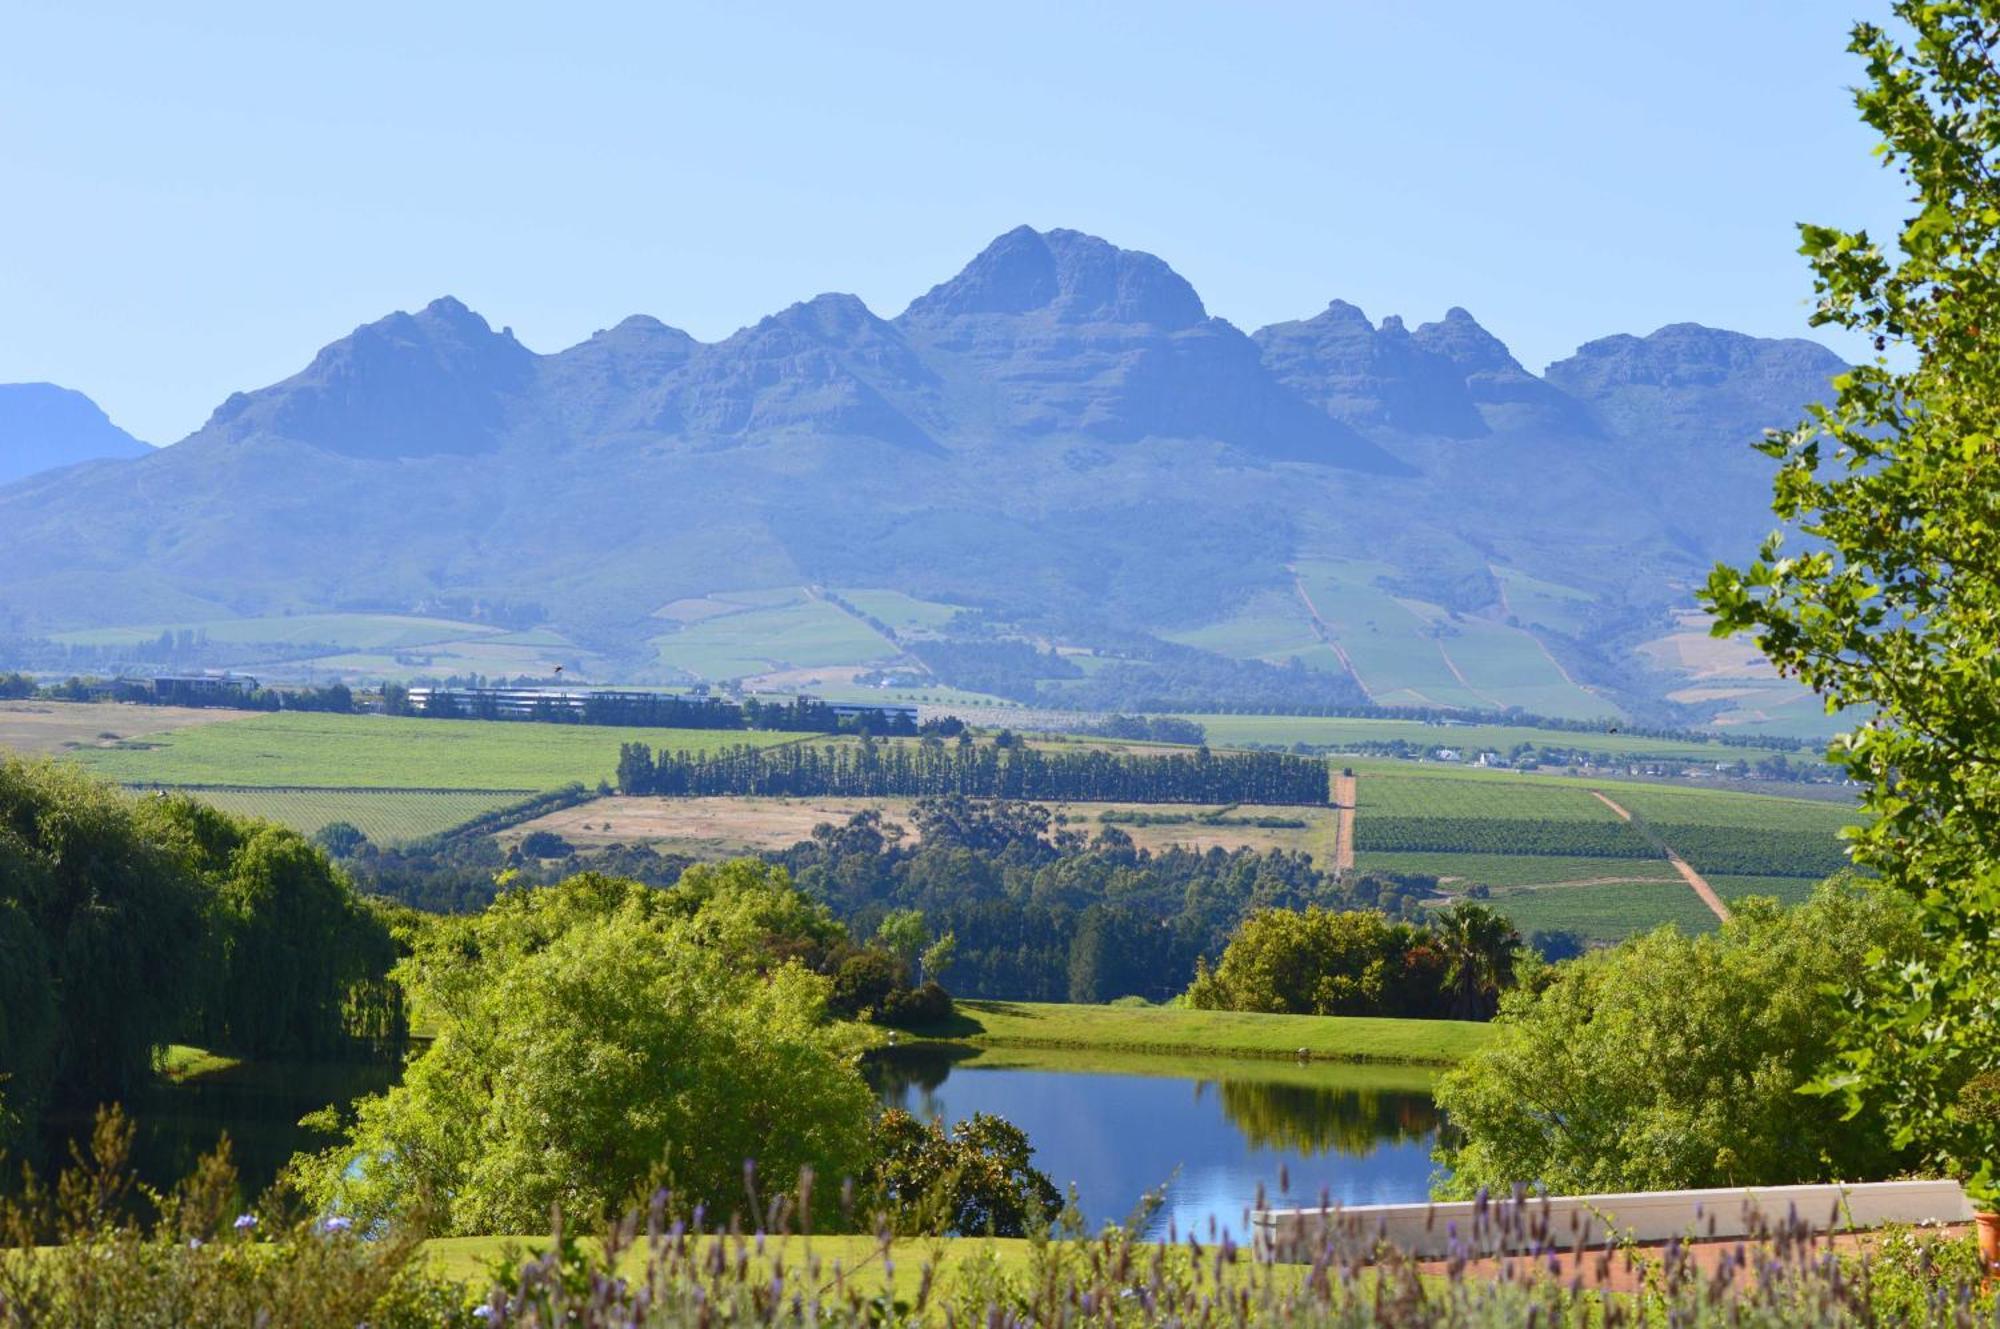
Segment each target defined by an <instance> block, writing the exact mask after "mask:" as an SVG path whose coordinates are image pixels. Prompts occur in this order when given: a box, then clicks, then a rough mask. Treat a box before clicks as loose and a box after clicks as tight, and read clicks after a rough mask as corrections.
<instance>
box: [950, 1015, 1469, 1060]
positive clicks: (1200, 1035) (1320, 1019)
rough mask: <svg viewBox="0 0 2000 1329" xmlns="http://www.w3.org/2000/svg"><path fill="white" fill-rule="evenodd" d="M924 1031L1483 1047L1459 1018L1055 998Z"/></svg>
mask: <svg viewBox="0 0 2000 1329" xmlns="http://www.w3.org/2000/svg"><path fill="white" fill-rule="evenodd" d="M918 1032H919V1034H920V1035H921V1036H923V1037H928V1038H939V1039H949V1040H952V1041H958V1042H969V1043H973V1044H975V1045H978V1046H981V1047H1007V1046H1014V1047H1045V1048H1094V1049H1100V1050H1104V1051H1124V1052H1174V1053H1194V1054H1201V1055H1208V1056H1217V1057H1295V1056H1296V1055H1297V1053H1298V1051H1299V1049H1301V1048H1303V1049H1305V1050H1306V1052H1307V1053H1308V1054H1309V1055H1311V1056H1313V1057H1315V1058H1323V1059H1325V1060H1328V1061H1362V1062H1375V1061H1381V1062H1403V1063H1410V1064H1416V1065H1449V1064H1451V1063H1453V1062H1457V1061H1461V1060H1463V1059H1464V1058H1465V1057H1466V1056H1467V1055H1469V1054H1470V1053H1472V1052H1474V1051H1476V1050H1477V1049H1478V1048H1479V1047H1481V1046H1482V1045H1483V1044H1484V1043H1485V1042H1486V1039H1487V1037H1488V1030H1487V1026H1485V1025H1483V1024H1472V1023H1468V1022H1464V1021H1459V1020H1392V1019H1382V1018H1377V1017H1372V1016H1334V1015H1260V1014H1256V1013H1253V1012H1249V1011H1194V1010H1182V1009H1179V1008H1176V1007H1167V1006H1071V1005H1059V1004H1056V1003H1052V1002H1015V1001H961V1002H959V1003H958V1014H957V1015H956V1016H955V1017H954V1018H953V1019H952V1020H951V1021H950V1022H949V1023H948V1024H945V1025H940V1026H937V1027H935V1028H932V1029H927V1030H920V1031H918Z"/></svg>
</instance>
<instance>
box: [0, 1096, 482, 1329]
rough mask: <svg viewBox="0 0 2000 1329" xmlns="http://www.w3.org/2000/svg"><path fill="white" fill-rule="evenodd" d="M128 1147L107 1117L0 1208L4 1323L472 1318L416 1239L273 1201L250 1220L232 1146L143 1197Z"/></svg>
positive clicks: (158, 1324) (417, 1325)
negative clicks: (68, 1162) (47, 1178)
mask: <svg viewBox="0 0 2000 1329" xmlns="http://www.w3.org/2000/svg"><path fill="white" fill-rule="evenodd" d="M132 1139H133V1128H132V1125H131V1123H130V1122H129V1121H128V1120H127V1119H126V1118H125V1117H124V1116H123V1115H122V1114H119V1113H118V1112H117V1111H116V1110H115V1109H114V1110H112V1111H109V1112H106V1113H103V1114H100V1116H99V1118H98V1122H97V1127H96V1130H95V1131H94V1132H93V1133H92V1138H91V1140H90V1141H89V1144H88V1147H87V1148H85V1149H83V1150H82V1151H80V1153H79V1155H78V1158H77V1161H76V1163H75V1165H74V1166H73V1167H71V1168H70V1169H69V1170H67V1171H66V1172H64V1173H63V1175H62V1177H61V1179H60V1181H59V1182H58V1184H56V1185H53V1186H50V1187H46V1188H43V1187H29V1188H27V1189H26V1192H25V1194H24V1195H23V1196H22V1197H20V1198H15V1197H12V1196H10V1197H7V1198H4V1199H0V1326H5V1329H38V1327H39V1326H43V1325H63V1326H88V1327H89V1329H98V1327H99V1326H102V1327H103V1329H112V1326H118V1327H119V1329H132V1327H137V1329H181V1327H182V1326H187V1325H259V1324H268V1325H286V1326H297V1327H298V1329H352V1327H353V1326H355V1325H357V1324H370V1325H378V1326H383V1327H384V1329H435V1326H438V1325H445V1326H455V1325H463V1324H467V1323H468V1322H469V1319H468V1317H467V1316H466V1314H465V1306H466V1302H467V1294H466V1292H465V1290H464V1289H463V1288H461V1287H458V1286H456V1285H454V1284H452V1283H449V1282H447V1281H446V1280H444V1279H442V1278H440V1277H438V1276H437V1275H435V1274H433V1273H432V1272H430V1271H429V1270H428V1269H426V1268H425V1267H424V1265H423V1263H422V1262H421V1260H420V1259H419V1258H418V1244H417V1241H416V1239H415V1235H414V1234H413V1233H411V1232H407V1231H398V1232H393V1233H375V1234H370V1235H369V1236H368V1237H364V1234H363V1233H362V1232H360V1231H358V1230H356V1229H354V1228H353V1227H352V1226H351V1225H347V1224H344V1223H340V1222H334V1223H328V1222H326V1221H324V1220H323V1219H321V1218H319V1217H317V1216H308V1215H304V1214H301V1213H298V1212H297V1211H296V1210H295V1209H293V1208H291V1207H288V1206H286V1205H285V1204H283V1202H282V1200H281V1198H280V1197H278V1196H276V1195H272V1196H267V1197H264V1199H263V1200H262V1201H261V1202H260V1203H258V1204H257V1205H256V1206H255V1207H254V1208H253V1209H251V1210H249V1211H248V1212H245V1211H244V1210H243V1207H242V1205H241V1203H240V1201H239V1198H238V1191H237V1178H236V1175H235V1172H234V1170H233V1168H232V1167H231V1166H230V1160H229V1153H228V1148H227V1146H226V1145H225V1146H223V1147H222V1148H220V1149H218V1150H217V1151H216V1153H214V1154H212V1155H210V1156H209V1157H207V1158H204V1159H203V1160H201V1162H200V1163H199V1164H198V1165H197V1166H196V1167H195V1169H194V1170H193V1171H192V1172H191V1173H190V1174H189V1175H188V1176H187V1177H185V1178H183V1179H182V1180H181V1181H180V1182H179V1184H177V1185H175V1186H173V1187H171V1188H167V1189H164V1190H162V1191H158V1192H153V1191H147V1190H144V1189H142V1188H140V1187H138V1186H137V1185H135V1183H134V1180H133V1177H132V1175H131V1173H130V1171H129V1160H130V1154H131V1148H132ZM8 1248H12V1249H8Z"/></svg>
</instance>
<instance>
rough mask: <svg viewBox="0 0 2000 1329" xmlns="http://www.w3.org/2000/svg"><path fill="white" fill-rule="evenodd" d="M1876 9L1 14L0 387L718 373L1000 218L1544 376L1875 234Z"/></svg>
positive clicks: (1800, 272)
mask: <svg viewBox="0 0 2000 1329" xmlns="http://www.w3.org/2000/svg"><path fill="white" fill-rule="evenodd" d="M1880 8H1881V6H1880V5H1879V4H1877V3H1875V2H1874V0H1866V2H1865V3H1864V0H1852V3H1850V4H1848V5H1842V4H1838V3H1831V4H1830V3H1827V2H1826V0H1683V2H1682V3H1676V4H1673V5H1653V6H1638V5H1606V4H1603V3H1601V0H1600V2H1599V3H1538V2H1537V0H1523V2H1522V3H1517V4H1511V5H1494V4H1490V3H1469V2H1464V3H1462V2H1460V0H1408V2H1407V3H1405V2H1402V0H1397V2H1394V3H1391V2H1390V0H1368V2H1367V3H1349V2H1347V0H1327V2H1324V3H1318V4H1282V3H1240V4H1219V3H1218V4H1209V5H1193V4H1174V3H1146V4H1141V3H1130V4H1109V3H1082V2H1080V0H1069V2H1068V3H1009V4H1006V5H1004V6H1002V5H990V4H970V3H968V4H943V5H940V4H936V3H928V4H907V5H905V4H870V3H862V2H861V0H855V3H851V4H839V5H831V4H821V3H812V4H805V3H800V4H776V3H754V2H739V3H731V4H721V3H718V4H639V3H633V4H616V3H604V4H571V5H552V4H534V5H514V4H502V3H488V4H481V5H477V6H474V5H470V4H467V5H447V4H412V3H408V0H404V2H403V3H399V4H394V5H378V4H372V3H352V4H343V5H340V6H311V7H306V6H293V5H271V4H259V5H242V6H231V5H223V4H204V5H198V6H194V5H182V6H165V5H136V4H135V5H129V6H120V5H113V4H99V5H90V6H80V5H68V4H45V3H41V2H40V0H14V3H12V4H10V5H9V6H8V7H7V11H6V14H5V16H4V18H0V33H4V40H0V180H4V181H5V182H6V186H5V191H4V194H0V199H4V202H3V203H0V253H3V254H4V255H5V259H4V261H0V381H15V380H32V379H48V380H52V381H55V382H59V383H63V384H65V385H68V386H71V387H75V388H79V389H81V390H83V391H85V392H88V393H89V394H91V395H92V396H93V397H95V398H96V399H97V400H98V401H99V403H100V404H102V405H103V406H104V407H105V408H106V409H107V410H108V411H109V412H110V413H111V415H112V417H113V418H114V419H115V420H117V421H118V422H119V423H121V424H123V425H124V426H126V427H127V428H128V429H131V430H132V431H133V432H135V433H137V434H139V435H141V436H142V437H145V438H148V439H150V440H153V441H155V442H165V441H170V440H172V439H175V438H178V437H180V436H181V435H183V434H185V433H187V432H188V431H190V430H192V429H194V428H196V427H197V426H199V425H200V423H201V422H202V420H203V419H204V418H206V416H207V414H208V412H209V411H210V410H211V409H212V408H213V407H214V406H215V405H216V404H217V403H219V402H220V401H221V400H222V399H223V398H224V397H225V396H227V395H228V393H229V392H231V391H233V390H236V389H239V388H248V387H255V386H259V385H261V384H264V383H267V382H270V381H273V380H275V379H278V378H281V377H283V376H285V375H286V374H289V373H291V372H293V371H295V370H296V369H298V368H299V367H300V366H301V365H303V364H304V363H305V362H306V361H307V360H308V359H309V358H310V357H311V355H312V353H313V352H314V350H316V349H317V348H318V347H319V346H320V345H322V344H323V343H325V342H327V341H329V340H331V339H333V338H334V337H337V336H339V335H341V334H343V333H344V332H346V331H347V330H348V329H349V328H351V327H353V326H354V325H356V324H358V323H362V322H366V321H368V320H370V319H373V318H376V317H378V316H380V315H381V314H383V313H385V312H387V311H389V310H391V309H397V308H414V307H416V306H418V305H421V304H423V303H425V302H426V301H428V300H429V299H431V298H432V297H434V296H436V295H439V294H443V293H446V292H449V293H451V294H454V295H457V296H459V297H460V298H461V299H463V300H465V301H466V302H467V303H468V304H470V305H471V306H472V307H473V308H475V309H477V310H479V311H480V312H481V313H483V314H484V315H486V316H487V318H488V319H489V320H490V321H491V322H492V323H494V325H495V326H500V325H503V324H505V325H511V326H512V327H513V328H514V329H515V332H516V334H517V335H518V336H519V337H520V338H521V339H522V341H524V342H525V343H526V344H528V345H529V346H531V347H533V348H535V349H537V350H543V351H547V350H555V349H558V348H560V347H562V346H565V345H568V344H570V343H573V342H575V341H578V340H580V339H582V338H584V337H586V336H588V335H589V334H590V333H591V332H592V331H593V330H595V329H597V328H601V327H607V326H609V325H610V324H612V323H614V322H616V321H617V320H618V319H619V318H621V317H623V316H624V315H626V314H630V313H635V312H644V313H650V314H654V315H657V316H658V317H660V318H662V319H664V320H666V321H667V322H669V323H672V324H675V325H677V326H680V327H684V328H686V329H688V330H689V331H690V332H692V333H694V334H695V335H696V336H698V337H702V338H704V339H714V338H718V337H722V336H726V335H727V334H728V333H730V332H731V331H733V330H734V329H736V328H738V327H741V326H743V325H745V324H747V323H751V322H754V321H755V320H756V319H758V318H759V317H761V316H763V315H764V314H767V313H769V312H771V311H773V310H775V309H778V308H781V307H783V306H784V305H786V304H789V303H791V302H792V301H794V300H798V299H803V298H806V297H809V296H811V295H813V294H815V293H817V292H820V291H827V290H843V291H852V292H854V293H856V294H858V295H860V296H861V297H862V298H863V299H864V300H866V301H867V302H868V303H869V305H870V306H871V307H873V308H874V309H875V310H876V312H878V313H881V314H883V315H885V316H888V315H893V314H894V313H896V312H898V311H899V310H900V309H901V308H902V307H903V305H904V304H905V303H906V302H908V301H909V300H910V298H911V297H913V296H915V295H917V294H919V293H921V292H922V291H923V290H925V289H926V288H928V287H929V286H931V285H932V284H934V283H935V282H938V281H941V280H943V279H944V278H946V277H947V276H949V275H950V274H951V273H952V272H954V271H955V270H956V269H957V268H958V267H959V266H961V265H962V264H963V263H964V261H965V260H966V259H967V258H969V257H970V256H971V255H972V254H973V253H975V252H977V250H978V249H979V248H980V247H981V246H982V245H983V244H985V242H986V241H987V240H989V239H991V238H992V237H993V236H994V235H997V234H999V233H1000V232H1002V231H1004V230H1006V229H1008V228H1010V227H1012V226H1014V225H1016V224H1018V223H1020V222H1028V223H1030V224H1032V225H1035V226H1037V227H1044V228H1046V227H1051V226H1072V227H1076V228H1079V229H1082V230H1087V231H1091V232H1094V233H1097V234H1099V235H1103V236H1105V237H1106V238H1108V239H1110V240H1112V241H1114V242H1116V243H1118V244H1122V245H1125V246H1128V247H1131V248H1138V249H1145V250H1150V251H1152V252H1154V253H1156V254H1159V255H1160V256H1161V257H1162V258H1164V259H1166V260H1167V261H1168V262H1169V263H1171V264H1173V265H1174V267H1175V268H1176V269H1178V270H1179V271H1180V272H1181V273H1182V274H1183V275H1184V276H1186V277H1187V278H1188V279H1189V280H1190V281H1192V282H1193V283H1194V285H1195V287H1196V289H1198V290H1199V291H1200V292H1201V294H1202V296H1203V298H1204V299H1205V300H1206V302H1207V304H1208V307H1209V310H1210V311H1211V312H1212V313H1215V314H1218V315H1220V316H1222V317H1225V318H1228V319H1230V320H1231V321H1232V322H1234V323H1236V324H1237V325H1238V326H1241V327H1243V328H1245V329H1251V328H1255V327H1258V326H1260V325H1262V324H1264V323H1268V322H1272V321H1276V320H1279V319H1284V318H1293V317H1304V316H1309V315H1311V314H1312V313H1314V312H1316V311H1317V310H1319V309H1320V308H1322V307H1323V306H1324V305H1325V304H1326V302H1327V301H1328V300H1329V299H1332V298H1334V297H1336V296H1338V297H1340V298H1343V299H1346V300H1350V301H1352V302H1354V303H1356V304H1358V305H1360V306H1361V307H1362V308H1363V309H1365V310H1367V311H1368V313H1369V314H1371V315H1373V316H1375V317H1377V318H1380V317H1381V316H1382V315H1385V314H1390V313H1400V314H1402V315H1404V316H1405V317H1406V318H1408V319H1409V320H1410V321H1411V322H1412V324H1414V323H1415V322H1418V321H1421V320H1424V319H1429V318H1435V317H1436V316H1438V315H1439V314H1440V313H1441V312H1442V311H1443V310H1444V309H1445V308H1447V307H1448V306H1450V305H1453V304H1460V305H1464V306H1466V307H1467V308H1469V309H1471V310H1472V311H1473V313H1474V314H1476V315H1477V316H1478V317H1479V318H1480V320H1481V321H1482V322H1484V323H1485V324H1486V325H1487V326H1488V327H1489V328H1491V329H1492V330H1493V331H1494V332H1496V333H1497V334H1498V335H1500V336H1501V337H1502V338H1503V339H1505V340H1506V341H1507V342H1508V343H1509V344H1510V345H1511V346H1512V347H1513V348H1514V350H1515V353H1516V354H1517V355H1518V356H1519V358H1520V359H1521V360H1522V361H1523V362H1524V363H1526V364H1528V365H1529V367H1531V368H1534V369H1540V368H1541V366H1542V365H1543V364H1545V363H1546V362H1548V361H1549V360H1550V359H1553V358H1557V357H1559V356H1562V355H1565V354H1567V353H1568V352H1569V351H1570V350H1571V349H1573V348H1574V347H1575V346H1576V345H1577V343H1579V342H1581V341H1585V340H1588V339H1590V338H1592V337H1597V336H1601V335H1605V334H1607V333H1612V332H1623V331H1631V332H1646V331H1650V330H1652V329H1653V328H1655V327H1657V326H1659V325H1661V324H1663V323H1668V322H1675V321H1681V320H1695V321H1698V322H1704V323H1710V324H1716V325H1720V326H1726V327H1733V328H1738V329H1741V330H1743V331H1747V332H1754V333H1759V334H1765V335H1800V334H1803V333H1804V332H1805V331H1806V330H1807V329H1806V313H1807V308H1806V304H1807V299H1808V296H1809V294H1810V285H1809V282H1808V279H1807V275H1806V271H1805V268H1804V265H1803V262H1802V260H1800V259H1798V258H1797V257H1796V255H1795V254H1794V253H1793V249H1794V245H1795V240H1794V238H1793V235H1792V230H1791V226H1792V223H1793V222H1795V221H1797V220H1800V219H1805V218H1810V219H1813V220H1819V221H1828V222H1836V223H1843V224H1865V225H1869V226H1870V227H1872V228H1874V229H1876V230H1878V231H1880V230H1883V229H1884V228H1886V227H1888V226H1890V225H1892V224H1893V223H1894V221H1895V220H1896V218H1897V217H1899V216H1900V213H1901V200H1900V199H1899V198H1898V197H1897V195H1896V193H1895V190H1894V187H1893V186H1894V180H1893V177H1892V176H1890V175H1888V174H1887V173H1885V172H1883V171H1882V170H1881V169H1880V168H1879V167H1877V166H1876V165H1875V164H1874V162H1873V160H1872V159H1871V158H1870V156H1869V148H1870V147H1871V145H1872V138H1871V136H1870V135H1869V134H1868V132H1867V131H1866V130H1865V129H1864V128H1863V127H1862V126H1860V125H1859V124H1858V122H1857V121H1856V120H1855V118H1854V115H1853V111H1852V107H1851V104H1850V102H1849V99H1848V94H1847V92H1846V88H1847V86H1848V85H1849V84H1851V83H1852V82H1853V81H1854V80H1855V79H1856V77H1857V76H1858V68H1857V66H1856V64H1855V62H1854V61H1853V59H1852V58H1851V57H1849V56H1848V55H1846V53H1845V51H1844V46H1845V30H1846V27H1847V23H1848V21H1849V19H1850V18H1851V17H1853V16H1854V15H1855V14H1871V13H1875V12H1878V11H1879V10H1880ZM1833 344H1834V345H1835V346H1836V348H1837V349H1840V350H1843V351H1845V352H1847V353H1850V354H1858V353H1859V352H1858V348H1856V347H1854V346H1851V345H1843V344H1841V343H1839V342H1834V343H1833Z"/></svg>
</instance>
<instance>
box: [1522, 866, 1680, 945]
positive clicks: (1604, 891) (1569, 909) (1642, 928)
mask: <svg viewBox="0 0 2000 1329" xmlns="http://www.w3.org/2000/svg"><path fill="white" fill-rule="evenodd" d="M1487 903H1488V904H1490V905H1492V906H1493V908H1494V909H1496V910H1498V911H1499V912H1500V913H1503V914H1505V915H1506V916H1507V917H1508V918H1509V919H1511V920H1513V923H1514V926H1515V927H1517V928H1519V929H1520V930H1521V935H1522V936H1524V937H1525V936H1529V935H1531V934H1533V933H1535V932H1539V931H1544V930H1549V931H1556V930H1560V931H1568V932H1575V933H1578V934H1580V935H1581V936H1582V937H1583V939H1584V940H1585V941H1590V942H1615V941H1618V940H1620V939H1621V938H1624V937H1628V936H1631V935H1632V934H1633V933H1635V932H1646V931H1650V930H1651V929H1653V928H1656V927H1658V926H1659V925H1660V924H1662V923H1673V924H1675V925H1676V926H1678V927H1679V928H1680V930H1681V931H1683V932H1707V931H1709V930H1710V929H1712V928H1714V927H1715V926H1716V918H1715V915H1714V914H1713V913H1711V912H1710V911H1709V908H1708V906H1707V905H1705V904H1703V903H1702V902H1701V900H1700V898H1699V897H1698V896H1696V895H1695V893H1694V892H1693V891H1691V890H1689V889H1688V888H1687V886H1686V884H1685V883H1683V882H1681V881H1680V880H1679V879H1678V878H1676V879H1674V880H1672V881H1659V882H1605V883H1600V884H1597V885H1579V886H1546V887H1541V888H1539V889H1535V888H1529V889H1516V890H1506V891H1495V892H1494V893H1493V897H1492V899H1490V900H1488V901H1487Z"/></svg>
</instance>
